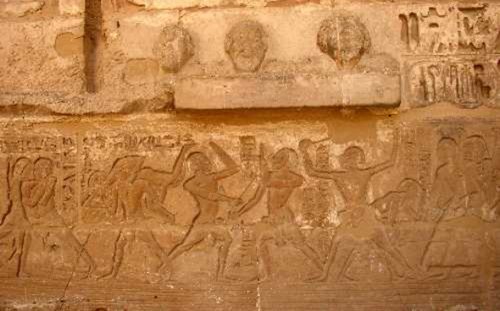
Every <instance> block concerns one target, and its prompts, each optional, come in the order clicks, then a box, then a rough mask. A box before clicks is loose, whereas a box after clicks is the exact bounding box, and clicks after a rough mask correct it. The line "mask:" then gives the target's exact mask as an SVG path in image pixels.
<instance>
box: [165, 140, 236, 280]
mask: <svg viewBox="0 0 500 311" xmlns="http://www.w3.org/2000/svg"><path fill="white" fill-rule="evenodd" d="M210 147H211V148H212V150H213V151H214V152H215V153H216V154H217V156H218V157H219V159H220V160H221V161H222V163H223V164H224V165H225V168H224V169H223V170H221V171H214V169H213V163H212V161H211V160H210V159H209V158H208V157H207V156H206V155H205V154H204V153H202V152H193V153H191V154H190V155H189V156H188V157H187V162H188V163H189V165H190V168H191V169H192V170H193V171H194V176H193V177H191V178H189V179H188V180H187V181H186V182H185V183H184V189H186V191H188V192H189V194H191V196H192V197H193V198H194V200H195V201H196V207H197V214H196V216H195V217H194V219H193V222H192V224H191V227H190V228H189V230H188V232H187V233H186V235H185V236H184V239H183V240H182V241H181V242H180V243H179V244H177V245H176V246H175V247H174V248H173V249H172V250H171V252H170V254H169V260H171V261H172V260H175V259H176V258H177V257H179V256H180V255H182V254H184V253H186V252H188V251H189V250H191V249H192V248H193V247H194V246H195V245H197V244H198V243H201V242H202V241H204V240H205V239H207V238H208V237H209V236H211V237H212V238H213V239H215V241H217V242H218V243H219V244H220V245H219V252H218V258H217V269H216V273H215V278H216V279H223V278H224V273H225V267H226V259H227V256H228V253H229V247H230V245H231V242H232V237H231V235H230V234H229V232H228V230H227V229H225V228H223V227H221V226H220V225H218V224H217V214H218V212H219V204H220V203H221V202H228V203H229V204H231V205H233V206H235V205H238V204H240V199H239V198H234V197H231V196H228V195H226V194H223V193H221V192H220V191H219V183H220V181H221V180H223V179H225V178H228V177H231V176H233V175H234V174H236V173H238V172H239V167H238V165H237V164H236V162H234V161H233V159H231V157H230V156H229V155H228V154H227V153H226V152H225V151H224V150H223V149H222V148H221V147H219V146H218V145H217V144H215V143H214V142H210Z"/></svg>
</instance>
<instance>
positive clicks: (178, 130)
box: [0, 120, 500, 310]
mask: <svg viewBox="0 0 500 311" xmlns="http://www.w3.org/2000/svg"><path fill="white" fill-rule="evenodd" d="M497 127H498V125H497V124H496V123H491V122H485V123H476V124H474V123H473V122H471V121H450V122H448V121H442V120H435V121H418V122H416V121H415V122H402V123H394V122H381V123H378V125H377V132H378V133H379V135H381V136H379V137H383V141H379V140H375V141H372V140H366V141H365V140H363V139H358V140H356V141H348V142H347V143H343V144H339V143H337V142H336V141H335V139H333V138H330V137H329V136H328V135H327V134H326V132H325V131H324V130H322V129H320V128H318V129H314V128H308V129H306V130H304V129H301V128H300V126H290V125H286V124H285V125H284V128H285V129H286V131H284V132H283V133H281V134H273V133H272V131H268V130H265V131H263V130H262V129H254V128H240V127H229V128H227V129H226V130H225V131H224V134H221V132H219V131H220V129H218V128H216V129H214V130H213V131H190V132H189V133H188V132H186V131H185V130H186V129H188V128H189V127H185V128H184V127H183V126H180V125H177V126H171V125H168V126H164V125H159V126H156V125H153V124H152V125H144V126H142V127H141V130H138V128H137V126H136V125H134V126H132V127H124V128H122V129H121V130H118V128H114V127H113V126H109V127H106V128H107V130H106V131H102V130H90V131H85V132H82V131H78V132H74V133H71V134H65V135H61V134H54V133H43V132H42V133H39V134H31V133H30V132H27V133H26V134H25V135H23V136H19V134H4V135H3V136H2V137H1V139H0V150H1V151H2V157H0V167H1V169H2V172H1V174H0V175H1V176H2V178H1V188H0V189H2V193H1V195H0V198H1V200H0V201H1V202H2V203H1V207H2V208H1V213H0V216H1V217H0V220H1V225H0V245H2V247H1V251H0V263H1V264H2V266H1V267H0V276H1V277H0V288H4V287H3V286H6V285H4V284H9V282H24V281H29V282H38V280H44V279H46V278H48V277H49V275H51V271H58V273H57V275H56V276H53V277H52V278H53V281H52V282H53V285H51V286H56V287H57V286H62V287H65V286H69V285H66V284H69V283H67V280H68V279H70V280H73V281H70V282H71V284H72V285H71V286H79V285H77V284H80V283H81V284H84V285H82V286H83V287H88V286H90V287H92V286H103V285H105V286H106V287H109V288H110V290H112V291H119V288H120V286H121V284H126V282H127V280H129V279H133V280H134V284H136V285H133V286H139V285H138V284H145V285H144V286H146V284H148V285H147V286H153V287H152V288H156V287H158V286H161V287H162V288H163V287H165V286H166V287H168V288H171V289H168V291H169V293H171V294H173V295H180V292H179V293H177V292H176V291H178V290H180V288H179V286H183V287H187V288H190V286H194V285H193V284H195V283H197V282H200V281H201V282H207V283H213V284H225V285H224V286H227V287H228V288H233V289H236V288H241V289H243V288H252V287H254V286H263V288H265V291H266V292H267V294H264V296H262V297H261V298H258V299H262V303H263V304H268V307H267V309H269V308H270V307H269V306H272V305H273V304H275V303H277V301H278V300H276V299H279V298H278V296H276V295H282V294H278V292H276V295H274V294H272V293H273V291H272V290H271V289H269V290H270V291H267V289H268V288H269V287H267V286H268V285H269V286H271V287H273V286H274V287H275V289H274V290H275V291H280V290H283V291H286V290H287V289H286V288H287V287H286V286H284V287H283V285H280V286H279V287H276V284H291V283H293V284H297V286H302V287H304V286H309V287H310V288H314V291H315V292H316V293H317V294H318V295H319V296H318V297H319V298H318V299H319V300H318V303H319V305H321V306H323V307H327V306H331V305H330V304H329V302H328V299H326V300H323V299H324V298H321V297H323V296H321V295H322V294H321V293H322V290H326V289H327V288H328V290H334V289H335V288H337V286H343V288H344V289H343V291H344V292H349V288H350V287H349V286H356V287H358V286H361V288H363V286H369V287H372V289H373V288H379V290H381V291H382V290H383V288H385V287H384V286H386V285H384V284H390V287H389V288H390V290H391V291H392V290H393V288H394V287H398V286H403V285H404V286H410V285H411V288H412V289H411V290H410V289H405V290H410V291H411V292H412V293H413V294H412V295H416V296H419V295H420V296H419V297H428V296H425V295H426V294H424V292H423V291H422V290H421V289H425V288H426V287H428V286H431V285H430V284H442V287H441V290H442V292H443V295H448V294H446V293H451V292H453V291H454V290H457V289H458V288H460V289H462V288H463V286H469V285H471V284H474V286H476V287H477V288H478V290H479V291H480V293H481V295H483V297H484V295H486V289H485V288H484V287H482V285H481V284H483V283H482V282H483V281H482V280H484V277H485V274H484V273H485V272H484V271H487V270H488V271H496V270H495V269H498V267H497V266H498V265H497V262H498V257H491V258H496V259H494V260H492V261H491V262H489V263H488V262H486V261H484V260H483V259H482V257H481V255H480V254H484V252H486V253H488V252H494V250H495V246H494V245H495V243H497V242H496V240H494V239H493V238H494V237H495V234H496V233H495V232H494V231H491V230H492V228H495V227H496V226H497V225H498V221H499V218H500V192H499V189H500V188H499V179H498V177H499V176H500V175H499V172H500V166H499V165H500V153H499V152H498V151H499V150H500V147H499V145H498V142H499V141H500V136H499V133H500V131H498V130H493V131H492V130H491V129H492V128H494V129H496V128H497ZM307 133H309V134H307ZM382 133H385V134H382ZM467 223H468V224H474V223H475V224H477V225H464V224H467ZM489 228H491V230H490V229H489ZM492 239H493V240H492ZM490 254H493V253H490ZM488 256H489V255H488ZM495 273H496V272H495ZM80 279H81V281H78V280H80ZM57 282H60V283H57ZM214 282H215V283H214ZM276 282H278V283H276ZM279 282H285V283H279ZM73 283H74V285H73ZM57 284H60V285H57ZM181 284H183V285H181ZM273 284H274V285H273ZM398 284H399V285H398ZM453 284H454V285H453ZM466 284H468V285H466ZM130 286H132V285H130ZM141 286H142V285H141ZM471 286H472V285H471ZM321 288H322V289H321ZM405 288H406V287H405ZM419 288H421V289H419ZM73 290H74V289H73ZM145 290H146V289H145ZM193 290H194V289H193ZM257 290H259V289H257ZM261 290H263V289H261ZM288 290H290V289H288ZM146 291H147V290H146ZM216 291H219V289H216ZM367 292H369V290H368V291H367ZM1 293H2V291H0V306H2V299H6V298H4V296H2V294H1ZM175 293H177V294H175ZM47 295H48V294H47ZM68 295H72V294H69V292H68ZM221 295H226V294H222V292H221ZM245 295H248V296H245ZM273 295H274V296H273ZM461 295H464V296H463V297H464V298H463V299H465V300H466V301H472V302H473V303H474V304H476V303H477V300H474V299H473V298H471V297H473V295H472V292H468V291H464V294H461ZM49 296H50V295H49ZM416 296H415V297H416ZM224 297H226V298H224V299H229V298H228V296H224ZM238 297H240V298H242V299H243V298H244V297H248V299H250V300H249V301H252V300H251V299H252V298H251V297H254V299H257V298H255V297H258V296H257V294H255V296H254V292H253V290H246V294H241V295H240V296H238ZM342 297H344V296H342ZM446 297H448V296H446ZM449 297H451V296H449ZM492 297H493V296H492ZM68 299H69V296H68ZM200 299H202V301H205V302H203V303H204V304H205V306H210V305H211V304H210V302H207V301H208V300H204V299H208V298H200ZM245 299H246V298H245ZM421 299H424V298H421ZM443 299H444V298H443ZM447 299H448V300H447ZM273 301H274V302H273ZM296 301H297V300H296V299H295V298H291V299H290V301H289V302H287V303H290V306H292V305H293V303H295V302H296ZM158 303H159V304H158V306H159V305H160V304H161V305H163V306H165V305H166V306H170V305H171V303H172V302H168V300H164V299H163V298H161V299H159V300H158ZM394 303H395V304H394V306H395V307H394V309H397V308H399V309H401V308H404V307H406V306H410V305H411V302H409V301H402V302H397V303H396V302H394ZM452 303H453V300H452V299H451V298H446V299H444V300H443V301H442V302H441V305H442V306H443V307H445V306H451V305H452ZM68 304H69V305H72V303H68ZM344 304H345V306H351V307H352V306H353V305H352V304H351V305H350V304H349V303H347V302H346V303H344ZM118 305H120V304H118ZM229 305H231V302H229V301H224V302H221V306H224V308H228V306H229ZM339 305H343V303H340V304H339ZM172 306H173V305H172ZM254 306H255V305H254ZM249 310H250V308H249ZM300 310H306V309H300ZM485 310H490V309H487V308H485ZM492 310H493V309H492Z"/></svg>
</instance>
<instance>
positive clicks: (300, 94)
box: [175, 73, 401, 109]
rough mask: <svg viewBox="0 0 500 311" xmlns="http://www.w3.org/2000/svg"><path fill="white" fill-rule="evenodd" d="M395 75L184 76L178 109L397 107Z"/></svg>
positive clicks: (398, 93)
mask: <svg viewBox="0 0 500 311" xmlns="http://www.w3.org/2000/svg"><path fill="white" fill-rule="evenodd" d="M400 102H401V90H400V77H399V75H397V76H396V75H393V76H388V75H383V74H379V73H373V74H346V75H343V76H340V75H326V76H319V75H293V76H283V77H280V76H268V77H266V76H264V77H262V76H248V77H243V78H241V77H240V78H232V77H185V78H182V79H180V80H179V81H178V82H177V84H176V87H175V107H176V108H177V109H237V108H285V107H288V108H293V107H327V106H331V107H355V106H390V107H395V106H399V104H400Z"/></svg>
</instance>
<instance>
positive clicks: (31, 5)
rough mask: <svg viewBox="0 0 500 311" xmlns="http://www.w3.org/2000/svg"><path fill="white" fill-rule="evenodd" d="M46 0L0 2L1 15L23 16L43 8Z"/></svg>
mask: <svg viewBox="0 0 500 311" xmlns="http://www.w3.org/2000/svg"><path fill="white" fill-rule="evenodd" d="M44 4H45V2H44V1H41V0H38V1H16V0H11V1H2V2H0V16H16V17H22V16H25V15H27V14H30V13H35V12H37V11H39V10H41V9H42V7H43V5H44Z"/></svg>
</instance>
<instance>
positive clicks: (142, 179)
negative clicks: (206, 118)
mask: <svg viewBox="0 0 500 311" xmlns="http://www.w3.org/2000/svg"><path fill="white" fill-rule="evenodd" d="M192 146H193V145H191V144H189V145H184V146H183V147H182V149H181V152H180V153H179V155H178V157H177V159H176V161H175V164H174V167H173V169H172V171H171V172H165V171H159V170H154V169H152V168H149V167H142V165H143V162H144V159H143V158H142V157H138V156H130V157H125V158H121V159H119V160H117V161H116V162H115V163H114V165H113V167H112V169H111V171H110V173H109V176H108V179H107V180H108V183H110V184H109V186H111V187H112V189H114V190H115V192H116V193H115V195H114V196H113V197H114V198H116V200H115V204H118V203H119V204H120V206H121V207H122V208H123V210H124V213H123V214H124V218H123V219H124V220H125V221H126V222H127V223H137V222H139V223H140V222H143V221H146V220H148V219H151V220H154V221H157V222H160V223H173V222H174V220H175V219H174V215H172V214H171V213H170V212H169V211H168V210H167V209H166V207H165V206H164V201H165V198H166V196H167V191H168V189H169V188H171V187H175V186H177V185H178V184H179V182H180V181H181V180H182V175H183V174H182V173H183V168H184V162H185V158H186V155H187V152H188V151H189V150H190V148H192ZM113 210H116V208H113ZM135 240H140V241H142V242H144V243H146V245H148V247H149V248H150V250H151V251H152V252H153V253H154V254H155V256H156V257H157V258H158V259H159V260H160V262H161V263H160V266H159V267H157V268H158V269H157V271H156V273H160V272H161V269H162V268H163V267H164V266H165V265H166V263H167V261H168V258H167V257H168V256H167V254H166V252H165V251H164V250H163V248H162V247H161V245H160V244H159V243H158V242H157V240H156V238H155V237H154V235H153V232H152V231H151V230H147V229H144V228H136V227H125V228H122V230H120V233H119V235H118V238H117V240H116V245H115V254H114V256H113V265H112V267H111V269H110V270H107V271H100V272H99V273H98V274H99V275H98V277H99V278H115V277H116V276H117V275H118V273H119V272H120V268H121V264H122V263H123V258H124V255H125V250H126V247H127V246H129V245H132V244H133V243H134V241H135Z"/></svg>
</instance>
